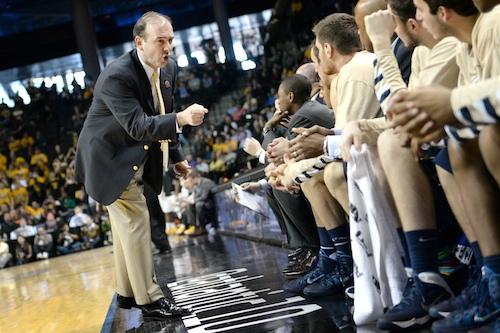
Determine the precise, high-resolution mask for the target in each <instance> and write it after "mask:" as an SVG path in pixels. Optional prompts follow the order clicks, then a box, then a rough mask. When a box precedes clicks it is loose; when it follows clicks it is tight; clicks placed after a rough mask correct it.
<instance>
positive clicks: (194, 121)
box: [177, 103, 208, 127]
mask: <svg viewBox="0 0 500 333" xmlns="http://www.w3.org/2000/svg"><path fill="white" fill-rule="evenodd" d="M207 112H208V110H207V109H206V108H205V107H204V106H203V105H200V104H196V103H195V104H193V105H190V106H188V107H187V109H186V110H184V111H182V112H179V113H177V123H178V124H179V126H180V127H183V126H185V125H190V126H199V125H201V124H202V123H203V119H204V117H205V114H206V113H207Z"/></svg>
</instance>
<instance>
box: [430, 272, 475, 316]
mask: <svg viewBox="0 0 500 333" xmlns="http://www.w3.org/2000/svg"><path fill="white" fill-rule="evenodd" d="M480 282H481V271H480V270H479V269H478V268H474V269H472V270H471V271H470V273H469V279H468V282H467V286H466V287H465V288H464V290H462V292H461V293H460V295H458V296H457V297H453V298H452V299H449V300H447V301H444V302H441V303H439V304H437V305H435V306H433V307H431V308H430V309H429V314H430V315H431V317H432V318H436V319H442V318H447V317H448V316H449V315H450V314H451V313H452V312H454V311H457V310H462V311H464V310H466V309H468V308H470V306H471V304H474V303H475V302H476V295H477V291H478V286H479V284H480Z"/></svg>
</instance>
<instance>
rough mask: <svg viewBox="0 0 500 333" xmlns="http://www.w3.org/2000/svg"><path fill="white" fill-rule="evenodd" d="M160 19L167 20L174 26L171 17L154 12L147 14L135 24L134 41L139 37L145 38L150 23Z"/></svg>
mask: <svg viewBox="0 0 500 333" xmlns="http://www.w3.org/2000/svg"><path fill="white" fill-rule="evenodd" d="M158 19H160V20H167V21H168V22H170V24H172V19H171V18H170V16H167V15H163V14H161V13H158V12H153V11H151V12H146V13H144V14H142V16H141V17H140V18H139V19H138V20H137V22H135V25H134V30H133V32H132V34H133V37H134V39H135V37H137V36H139V37H142V38H144V34H145V32H146V27H147V25H148V23H150V22H151V21H153V20H158Z"/></svg>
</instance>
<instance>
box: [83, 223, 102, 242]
mask: <svg viewBox="0 0 500 333" xmlns="http://www.w3.org/2000/svg"><path fill="white" fill-rule="evenodd" d="M82 237H83V248H84V249H93V248H95V247H98V246H100V244H101V229H100V228H99V225H98V224H97V223H95V222H94V220H92V219H90V222H89V223H87V224H85V225H84V226H83V227H82Z"/></svg>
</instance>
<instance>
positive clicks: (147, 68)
mask: <svg viewBox="0 0 500 333" xmlns="http://www.w3.org/2000/svg"><path fill="white" fill-rule="evenodd" d="M137 57H138V58H139V61H140V62H141V65H142V67H143V68H144V71H145V72H146V75H147V77H148V80H149V85H150V87H151V94H152V95H153V103H154V107H155V110H159V107H158V95H157V94H156V88H155V85H154V82H153V73H154V71H155V69H154V68H153V67H151V66H149V65H148V64H146V63H145V62H144V61H143V60H142V58H141V56H140V54H139V52H137ZM156 71H157V72H158V81H160V68H157V69H156ZM158 84H159V85H160V84H161V82H158ZM160 87H161V85H160ZM173 89H174V87H172V90H173ZM172 93H173V91H172ZM175 127H176V132H177V133H182V128H181V127H179V124H178V123H177V120H176V121H175Z"/></svg>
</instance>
